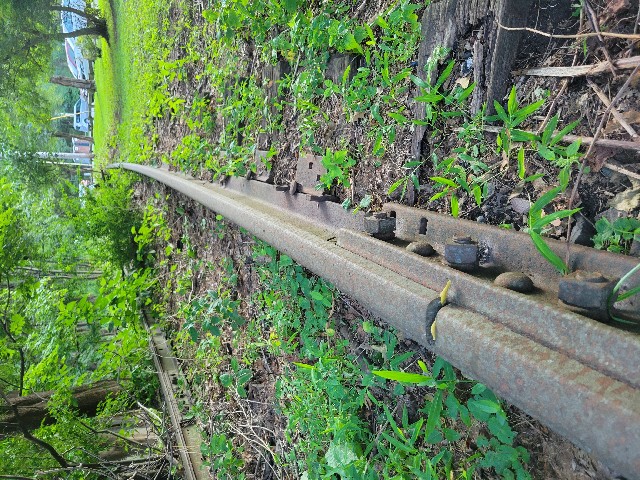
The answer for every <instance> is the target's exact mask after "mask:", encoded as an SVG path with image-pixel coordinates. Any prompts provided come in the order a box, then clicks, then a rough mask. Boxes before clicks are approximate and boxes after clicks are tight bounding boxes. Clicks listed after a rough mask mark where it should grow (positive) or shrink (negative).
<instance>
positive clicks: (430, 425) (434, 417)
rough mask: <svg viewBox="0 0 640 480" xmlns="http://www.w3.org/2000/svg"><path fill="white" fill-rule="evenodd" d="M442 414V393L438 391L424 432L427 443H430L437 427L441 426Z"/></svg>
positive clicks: (432, 402) (430, 408)
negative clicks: (430, 438) (429, 440)
mask: <svg viewBox="0 0 640 480" xmlns="http://www.w3.org/2000/svg"><path fill="white" fill-rule="evenodd" d="M441 412H442V392H441V391H440V390H438V391H437V392H436V393H435V395H434V396H433V400H432V401H431V406H430V407H429V414H428V416H427V426H426V427H425V430H424V438H425V441H427V442H428V439H429V437H430V436H431V434H432V433H433V432H434V431H435V430H436V427H439V426H440V413H441Z"/></svg>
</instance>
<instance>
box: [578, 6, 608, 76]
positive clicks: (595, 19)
mask: <svg viewBox="0 0 640 480" xmlns="http://www.w3.org/2000/svg"><path fill="white" fill-rule="evenodd" d="M582 8H583V9H584V10H585V12H587V16H588V17H589V22H590V23H591V27H592V28H593V31H594V32H596V33H597V34H598V41H599V42H600V48H602V51H603V52H604V56H605V58H606V59H607V62H609V67H610V69H611V73H613V76H614V77H615V76H616V75H617V73H616V69H615V67H614V66H613V60H612V59H611V55H609V50H608V49H607V46H606V45H605V44H604V38H602V32H601V31H600V26H599V25H598V17H597V15H596V12H594V11H593V8H591V5H589V1H588V0H582Z"/></svg>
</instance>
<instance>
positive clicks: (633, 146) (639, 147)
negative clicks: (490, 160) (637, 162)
mask: <svg viewBox="0 0 640 480" xmlns="http://www.w3.org/2000/svg"><path fill="white" fill-rule="evenodd" d="M482 130H483V131H485V132H489V133H500V131H502V127H494V126H492V125H485V126H484V127H483V128H482ZM454 131H455V132H460V131H462V129H461V128H456V129H454ZM523 131H524V132H525V133H530V134H532V135H536V132H531V131H528V130H523ZM557 133H558V132H557V131H556V132H554V134H557ZM576 140H579V141H580V143H582V144H583V145H591V144H592V143H594V141H595V145H596V147H607V148H615V149H619V150H633V151H636V152H640V142H630V141H628V140H610V139H608V138H602V139H594V137H583V136H580V135H565V136H564V137H562V139H561V140H560V143H564V144H566V143H573V142H575V141H576Z"/></svg>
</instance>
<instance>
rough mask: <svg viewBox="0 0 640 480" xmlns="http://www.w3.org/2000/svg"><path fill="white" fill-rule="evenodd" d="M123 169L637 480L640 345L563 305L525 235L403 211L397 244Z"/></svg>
mask: <svg viewBox="0 0 640 480" xmlns="http://www.w3.org/2000/svg"><path fill="white" fill-rule="evenodd" d="M124 166H125V168H128V169H130V170H133V171H137V172H140V173H142V174H144V175H147V176H149V177H151V178H155V179H157V180H159V181H161V182H163V183H165V184H166V185H168V186H169V187H171V188H173V189H175V190H177V191H179V192H181V193H183V194H185V195H187V196H188V197H190V198H192V199H194V200H195V201H197V202H200V203H201V204H203V205H204V206H205V207H207V208H209V209H211V210H213V211H215V212H217V213H220V214H222V215H223V216H225V217H226V218H227V219H228V220H230V221H232V222H234V223H236V224H237V225H239V226H241V227H243V228H245V229H247V230H248V231H249V232H251V233H253V234H255V235H256V236H258V237H259V238H261V239H263V240H264V241H266V242H268V243H270V244H271V245H273V246H274V247H275V248H277V249H278V250H280V251H282V252H284V253H286V254H287V255H289V256H291V257H292V258H293V259H294V260H296V261H297V262H299V263H300V264H301V265H303V266H305V267H307V268H309V269H310V270H311V271H312V272H313V273H315V274H317V275H319V276H321V277H324V278H325V279H327V280H329V281H330V282H332V283H334V284H335V285H336V287H338V288H339V289H340V290H341V291H342V292H344V293H346V294H348V295H351V296H352V297H354V298H355V299H356V300H358V301H359V302H361V303H362V304H363V305H365V306H366V307H367V308H368V309H369V310H370V311H371V312H372V313H373V314H375V315H377V316H379V317H381V318H382V319H383V320H385V321H387V322H388V323H389V324H391V325H393V326H394V327H396V328H398V329H399V330H401V331H403V332H404V333H405V335H406V336H407V337H408V338H411V339H412V340H414V341H416V342H418V343H420V344H422V345H425V346H427V348H430V349H434V350H435V351H436V353H439V354H441V355H442V356H443V357H445V358H447V359H448V360H449V361H451V363H453V364H454V365H455V366H457V367H458V368H460V369H461V370H462V371H463V372H464V373H465V374H467V375H469V376H471V377H473V378H476V379H478V380H480V381H483V382H484V383H486V384H487V385H488V386H489V387H491V388H493V389H494V390H496V392H497V393H498V394H500V395H501V396H503V397H504V398H506V399H507V400H509V401H511V402H513V403H514V404H516V405H518V406H519V407H520V408H522V409H523V410H525V411H527V412H528V413H530V414H531V415H533V416H534V417H536V418H538V419H540V420H541V421H542V422H544V423H545V424H547V425H548V426H550V427H551V428H553V429H554V430H556V431H558V432H559V433H561V434H563V435H565V436H567V437H568V438H571V439H573V440H574V441H575V442H576V443H577V444H578V445H580V446H583V447H585V448H588V449H589V450H592V451H594V452H595V453H596V454H597V455H598V456H600V457H601V458H602V459H603V460H604V461H606V462H608V463H609V464H610V465H612V466H613V467H614V468H616V469H617V470H619V471H620V472H621V473H623V474H625V475H627V476H629V477H630V478H632V477H633V476H634V475H636V474H637V472H640V458H639V457H637V455H635V453H637V452H638V451H640V429H638V428H637V425H639V424H640V392H639V390H638V388H640V370H638V368H637V365H639V364H640V336H638V335H635V334H630V333H628V332H624V331H621V330H618V329H615V328H612V327H611V326H609V325H605V324H603V323H600V322H596V321H594V320H591V319H588V318H585V317H584V316H581V315H577V314H575V313H572V312H569V311H566V310H564V309H563V308H561V307H560V306H558V304H557V300H556V298H557V297H556V295H557V291H558V285H559V276H558V275H557V274H556V272H555V271H554V270H553V269H551V270H550V267H549V265H547V264H546V262H545V261H544V260H541V259H539V258H537V257H535V255H532V250H533V249H532V248H531V244H530V241H529V239H528V237H526V236H523V235H516V234H513V233H512V232H503V231H500V230H499V229H495V228H492V227H487V226H485V225H478V224H476V223H474V222H464V221H461V220H457V219H452V218H450V217H443V216H440V215H436V214H433V213H431V212H426V211H418V210H416V209H409V208H407V207H403V206H399V205H386V206H385V209H386V211H387V212H390V211H394V212H395V215H391V214H390V215H388V217H395V219H396V226H395V227H396V228H395V234H396V236H397V237H398V239H399V240H398V239H396V240H394V242H396V243H398V245H397V246H396V245H393V244H390V243H386V242H383V241H380V240H376V239H374V238H372V237H370V236H369V235H366V234H364V233H362V230H364V228H365V224H364V216H363V215H362V214H358V215H351V213H349V212H346V211H344V210H343V209H342V208H341V207H340V206H339V205H337V204H334V203H332V202H320V203H318V202H310V201H308V198H307V197H308V195H305V194H304V193H298V194H295V195H294V194H291V193H289V192H283V191H278V190H277V189H276V187H274V186H272V185H268V184H265V183H260V182H255V181H249V180H246V179H239V178H230V179H228V180H227V181H226V182H225V184H224V185H225V186H224V187H221V186H217V185H213V184H208V183H205V182H202V181H198V180H195V179H193V178H190V177H187V176H186V175H183V174H175V173H170V172H168V171H167V169H166V168H153V167H147V166H142V165H132V164H127V165H124ZM388 217H387V218H388ZM379 218H384V216H382V215H380V216H379ZM283 231H285V232H287V234H286V235H283V234H282V232H283ZM454 235H462V236H471V237H472V238H473V239H475V240H478V245H479V247H480V249H481V250H482V253H483V256H482V258H481V262H480V268H479V270H478V272H477V273H476V274H474V275H471V274H467V273H464V272H461V271H457V270H455V269H452V268H450V267H447V266H445V265H444V264H443V257H442V255H443V253H444V245H445V244H446V242H448V241H450V239H451V238H452V237H453V236H454ZM335 238H337V243H334V242H333V241H331V240H333V239H335ZM412 241H420V242H427V241H428V242H429V243H430V244H432V245H433V247H434V249H435V250H436V252H437V253H435V254H434V255H433V256H432V257H428V258H425V257H421V256H419V255H416V254H414V253H411V252H409V251H407V250H406V249H405V248H404V246H405V245H406V244H407V243H408V242H412ZM553 248H554V249H555V248H558V246H557V245H555V244H553ZM535 253H537V252H534V254H535ZM635 263H636V260H635V259H633V260H631V259H627V258H625V257H622V256H619V255H612V254H608V253H607V252H594V251H592V250H591V249H584V248H583V247H574V250H573V254H572V265H573V266H574V267H580V268H581V269H584V270H587V271H591V272H593V271H598V270H601V271H606V272H607V275H610V276H622V275H623V274H624V273H626V272H627V271H628V270H630V269H631V268H633V266H635ZM501 271H519V272H524V273H526V274H528V275H530V276H531V277H532V278H533V279H534V283H535V285H536V287H537V289H536V290H535V291H534V292H532V293H530V294H527V295H524V294H520V293H517V292H514V291H511V290H508V289H505V288H501V287H498V286H495V285H493V283H492V281H493V278H495V276H496V275H497V274H498V273H501ZM448 280H451V282H452V284H451V289H450V291H449V293H448V300H449V301H450V302H451V303H453V304H455V305H456V306H445V307H442V304H441V302H440V298H439V294H438V292H439V291H440V290H441V289H442V287H443V285H445V284H446V282H447V281H448ZM631 281H632V282H635V281H637V280H636V279H632V280H631ZM545 282H546V283H545ZM596 284H597V282H596ZM433 305H437V306H438V308H437V309H436V308H432V306H433ZM461 307H464V308H461ZM433 320H435V321H436V322H437V337H436V338H437V340H436V341H435V342H434V341H433V340H432V339H431V338H430V337H431V336H430V335H429V327H430V326H431V321H433ZM550 405H551V406H552V408H550ZM636 478H637V477H636Z"/></svg>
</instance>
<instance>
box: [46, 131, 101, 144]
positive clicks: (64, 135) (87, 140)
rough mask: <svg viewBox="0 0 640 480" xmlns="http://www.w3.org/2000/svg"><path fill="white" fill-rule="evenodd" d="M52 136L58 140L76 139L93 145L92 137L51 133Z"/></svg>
mask: <svg viewBox="0 0 640 480" xmlns="http://www.w3.org/2000/svg"><path fill="white" fill-rule="evenodd" d="M52 135H53V136H54V137H58V138H66V139H67V140H71V139H73V138H77V139H78V140H84V141H85V142H89V143H93V137H85V136H83V135H74V134H73V133H65V132H53V133H52Z"/></svg>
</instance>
